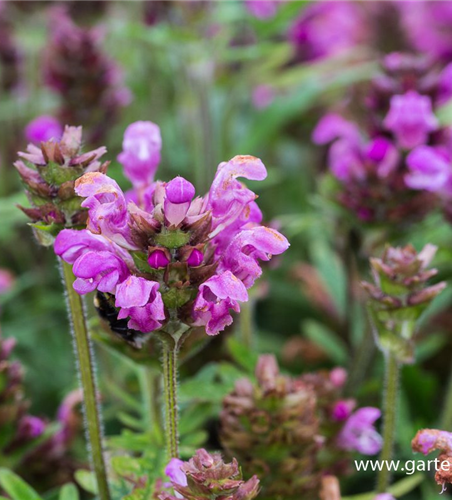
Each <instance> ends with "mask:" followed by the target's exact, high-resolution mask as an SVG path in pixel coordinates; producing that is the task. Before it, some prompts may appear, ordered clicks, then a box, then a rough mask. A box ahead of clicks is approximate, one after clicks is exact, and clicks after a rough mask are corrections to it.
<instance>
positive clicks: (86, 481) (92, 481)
mask: <svg viewBox="0 0 452 500" xmlns="http://www.w3.org/2000/svg"><path fill="white" fill-rule="evenodd" d="M75 480H76V481H77V483H78V484H79V485H80V486H81V487H82V488H83V489H84V490H86V491H87V492H88V493H92V494H93V495H95V494H96V493H97V484H96V478H95V477H94V474H93V473H92V472H90V471H87V470H84V469H79V470H78V471H76V472H75Z"/></svg>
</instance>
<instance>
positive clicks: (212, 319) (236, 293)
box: [193, 271, 248, 335]
mask: <svg viewBox="0 0 452 500" xmlns="http://www.w3.org/2000/svg"><path fill="white" fill-rule="evenodd" d="M238 301H240V302H247V301H248V294H247V292H246V288H245V285H244V284H243V283H242V282H241V281H240V280H239V279H238V278H236V277H235V276H234V275H233V274H232V273H231V272H230V271H225V272H224V273H222V274H220V275H217V276H213V277H212V278H209V279H208V280H207V281H206V282H205V283H203V284H202V285H201V286H200V287H199V293H198V296H197V298H196V300H195V303H194V305H193V317H194V319H195V323H194V324H195V325H196V326H202V325H205V327H206V332H207V334H208V335H216V334H217V333H218V332H220V331H221V330H224V328H226V326H228V325H230V324H231V323H232V316H231V315H230V313H229V309H233V310H234V311H235V312H240V307H239V304H238Z"/></svg>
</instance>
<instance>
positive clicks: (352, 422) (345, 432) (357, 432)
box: [338, 407, 383, 455]
mask: <svg viewBox="0 0 452 500" xmlns="http://www.w3.org/2000/svg"><path fill="white" fill-rule="evenodd" d="M380 415H381V412H380V410H379V409H378V408H372V407H365V408H360V409H359V410H357V411H355V413H353V414H352V415H351V416H350V417H349V418H348V420H347V421H346V422H345V425H344V427H343V429H342V431H341V433H340V434H339V436H338V445H339V447H340V448H343V449H344V450H349V451H352V450H354V451H358V452H359V453H362V454H364V455H375V454H376V453H378V452H379V451H380V449H381V446H382V441H383V440H382V438H381V436H380V434H378V432H377V431H376V430H375V427H374V423H375V421H376V420H378V419H379V418H380Z"/></svg>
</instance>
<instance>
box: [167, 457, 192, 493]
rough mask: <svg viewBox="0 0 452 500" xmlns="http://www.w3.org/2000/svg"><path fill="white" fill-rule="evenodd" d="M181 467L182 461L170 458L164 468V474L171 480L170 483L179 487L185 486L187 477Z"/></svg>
mask: <svg viewBox="0 0 452 500" xmlns="http://www.w3.org/2000/svg"><path fill="white" fill-rule="evenodd" d="M182 465H184V462H183V461H182V460H179V459H178V458H172V459H171V460H170V461H169V463H168V465H167V466H166V467H165V474H166V475H167V476H168V477H169V478H170V479H171V482H172V483H175V484H178V485H179V486H187V476H186V475H185V472H183V471H182V469H181V467H182Z"/></svg>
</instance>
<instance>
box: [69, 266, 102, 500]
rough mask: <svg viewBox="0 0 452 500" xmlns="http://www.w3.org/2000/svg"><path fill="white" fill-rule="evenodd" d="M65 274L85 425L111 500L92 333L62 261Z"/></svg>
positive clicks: (93, 458) (98, 479)
mask: <svg viewBox="0 0 452 500" xmlns="http://www.w3.org/2000/svg"><path fill="white" fill-rule="evenodd" d="M60 265H61V274H62V277H63V280H64V284H65V287H66V297H67V305H68V312H69V319H70V321H71V324H72V332H73V338H74V346H75V350H76V355H77V367H78V372H79V377H80V383H81V386H82V390H83V407H84V414H85V426H86V430H87V438H88V441H89V451H90V455H91V462H92V468H93V470H94V474H95V476H96V482H97V490H98V495H99V499H100V500H110V492H109V489H108V481H107V472H106V467H105V461H104V455H103V446H102V424H101V415H100V410H99V406H98V404H97V388H96V380H95V374H94V359H93V349H92V346H91V340H90V338H89V334H88V328H87V324H86V318H85V311H84V307H83V302H82V298H81V297H80V295H78V293H77V292H76V291H75V290H74V288H73V286H72V285H73V283H74V280H75V277H74V275H73V273H72V267H71V266H70V265H69V264H67V263H66V262H63V261H60Z"/></svg>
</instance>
